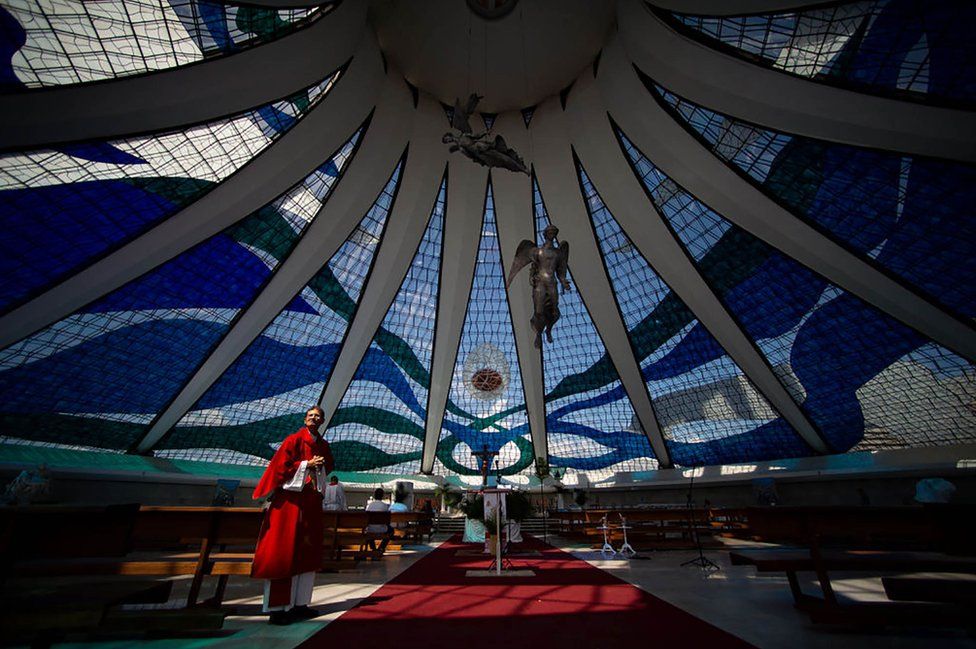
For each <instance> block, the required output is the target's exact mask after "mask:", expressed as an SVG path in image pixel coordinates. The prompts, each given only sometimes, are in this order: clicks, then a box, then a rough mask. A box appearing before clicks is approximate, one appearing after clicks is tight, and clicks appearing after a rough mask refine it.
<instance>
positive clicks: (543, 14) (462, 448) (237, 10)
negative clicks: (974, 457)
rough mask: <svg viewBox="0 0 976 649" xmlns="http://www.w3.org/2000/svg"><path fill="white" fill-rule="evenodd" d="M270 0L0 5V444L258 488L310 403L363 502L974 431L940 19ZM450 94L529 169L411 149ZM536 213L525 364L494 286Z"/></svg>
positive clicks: (959, 75) (959, 137) (950, 94)
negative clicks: (404, 478) (493, 481)
mask: <svg viewBox="0 0 976 649" xmlns="http://www.w3.org/2000/svg"><path fill="white" fill-rule="evenodd" d="M262 4H263V5H266V6H262ZM283 4H285V3H280V2H271V1H268V2H264V3H261V2H256V3H255V2H252V3H251V4H250V5H246V6H245V5H232V4H227V5H224V6H223V7H221V8H217V7H216V6H215V5H213V4H212V3H198V2H195V1H194V0H179V1H173V2H166V1H163V0H141V1H139V2H136V1H134V0H132V1H129V2H124V3H123V2H114V1H113V2H103V3H93V5H92V6H93V7H94V8H93V9H92V10H91V11H89V12H88V13H86V14H78V13H72V11H71V10H70V9H69V8H59V9H56V10H55V9H50V8H46V5H45V7H42V6H41V5H40V4H35V3H21V4H18V5H17V6H15V7H11V8H0V20H2V23H3V26H4V29H3V31H2V34H3V38H4V39H5V41H4V48H3V52H4V56H5V57H6V59H4V68H3V72H2V75H0V83H2V84H3V94H2V95H0V110H2V111H3V114H4V115H6V116H8V119H7V120H4V122H5V123H4V124H2V125H0V131H2V133H3V136H2V138H3V139H2V142H3V151H4V153H3V154H2V156H0V214H2V219H3V224H4V233H5V235H4V237H3V239H2V244H0V245H2V246H3V248H4V250H3V255H2V259H3V262H2V263H3V265H4V272H3V274H2V278H3V279H2V280H0V321H2V326H0V347H2V351H0V436H2V438H0V439H2V441H3V442H6V443H29V444H40V445H48V446H67V447H81V448H86V449H91V450H100V451H108V452H133V453H142V454H154V455H156V456H158V457H165V458H170V459H172V460H175V461H179V460H197V461H209V462H221V463H237V464H260V463H263V462H265V461H266V459H267V458H268V457H270V454H271V453H272V452H273V449H274V447H275V444H276V443H277V442H278V441H280V439H281V438H282V437H283V436H284V435H285V434H286V433H288V432H290V431H291V430H292V429H293V428H295V427H297V426H298V425H300V423H301V415H302V414H303V412H304V410H305V408H306V407H307V406H308V405H310V404H313V403H320V404H321V405H322V407H323V408H324V409H325V412H326V419H327V420H328V422H329V424H328V427H327V431H326V436H327V438H328V439H329V440H330V442H332V444H333V449H334V451H335V454H336V457H337V461H338V465H339V468H340V469H341V470H344V471H352V472H366V471H369V472H380V473H387V474H396V475H401V474H411V473H417V472H424V473H434V474H439V475H462V476H463V475H473V474H476V473H477V463H476V462H475V461H474V460H473V458H472V456H471V453H472V452H473V451H476V450H480V449H482V448H483V447H488V448H489V450H491V451H496V452H498V463H499V467H500V468H501V471H502V473H504V474H506V475H509V476H512V478H513V479H516V476H522V477H523V478H520V479H524V476H526V475H529V474H532V473H533V471H534V463H535V460H536V458H540V457H541V458H546V459H547V460H548V462H549V465H550V466H551V467H553V468H560V469H562V470H565V471H568V472H569V473H570V474H571V475H586V476H587V477H588V478H590V479H591V480H602V479H608V478H612V477H613V476H614V475H615V474H621V473H627V474H639V472H642V471H648V470H652V469H656V468H660V467H671V466H692V465H704V464H721V463H731V462H750V461H760V460H772V459H779V458H790V457H803V456H808V455H821V454H830V453H842V452H846V451H850V450H863V449H872V450H873V449H885V448H901V447H921V446H935V445H939V446H944V445H950V444H960V443H972V442H976V372H974V368H973V366H972V361H973V359H974V358H976V334H974V331H973V326H972V318H973V316H974V315H976V295H974V291H976V288H974V287H976V261H974V260H976V250H974V248H976V232H974V228H976V225H974V223H976V222H974V220H973V216H972V208H971V206H972V205H973V204H974V203H976V200H974V199H976V196H973V193H974V191H976V166H974V162H976V153H974V151H976V146H974V144H976V136H974V133H976V117H974V112H973V110H972V108H973V105H974V103H976V90H974V88H976V80H974V79H973V74H974V73H973V70H976V66H974V65H972V58H973V56H974V54H973V50H972V46H971V45H970V44H969V41H968V40H966V39H965V38H964V36H965V34H957V32H962V31H964V30H963V28H961V27H960V25H966V24H968V23H967V22H966V20H967V19H971V18H973V17H972V16H967V15H964V14H966V12H967V11H970V9H967V8H966V7H963V6H962V4H956V3H952V4H951V6H950V5H946V6H936V7H929V6H927V5H926V6H922V5H920V4H918V3H913V2H904V1H902V0H888V1H879V2H872V3H863V2H858V3H838V4H836V5H830V6H826V7H825V6H824V5H822V4H817V5H816V6H814V7H813V8H811V9H802V8H800V9H796V8H795V7H796V5H797V3H796V2H777V1H776V0H768V1H766V2H764V3H760V4H763V7H762V9H763V10H765V11H766V13H764V14H751V15H746V14H745V11H747V10H750V9H742V10H738V11H737V10H736V7H735V5H736V4H738V3H735V2H730V3H727V4H723V5H722V9H721V11H722V12H723V15H720V16H717V15H705V14H707V13H709V12H714V11H716V10H715V9H714V7H711V5H713V4H714V3H709V2H706V1H705V0H701V1H695V0H683V1H680V2H679V1H678V0H671V1H669V2H663V1H662V2H661V3H660V6H652V5H650V4H647V3H644V2H640V1H638V0H620V1H619V2H617V3H597V4H599V7H594V6H593V3H583V2H580V3H573V4H568V5H566V6H563V5H560V10H556V9H553V8H551V7H550V6H549V3H546V2H542V1H535V2H533V1H532V0H520V1H519V2H518V3H517V5H516V7H515V9H514V11H513V12H511V13H510V14H509V15H508V16H506V17H505V18H502V19H500V20H497V21H492V22H489V21H485V20H483V19H481V18H479V17H478V16H476V15H474V14H473V13H471V12H469V10H468V9H467V7H466V5H465V4H464V3H449V2H443V3H393V2H382V1H380V0H376V1H374V2H371V3H366V2H354V1H352V0H346V1H345V2H342V3H334V4H326V5H322V6H318V5H313V4H312V3H306V4H305V6H291V7H287V8H285V9H280V8H278V5H283ZM301 4H302V3H300V2H296V3H295V5H301ZM745 4H748V5H749V6H750V8H751V9H753V10H754V8H755V7H754V5H756V3H755V2H749V3H744V5H745ZM252 5H256V6H252ZM59 7H60V6H59ZM269 7H271V8H269ZM68 34H70V35H71V38H69V37H68V36H67V35H68ZM164 35H165V36H164ZM523 47H524V48H525V49H524V50H523V49H522V48H523ZM135 52H138V54H135ZM523 52H524V54H523ZM468 59H470V62H469V60H468ZM405 80H406V81H409V84H408V83H405ZM96 81H97V82H98V83H93V82H96ZM471 91H476V92H479V93H480V94H483V95H484V96H485V99H484V100H483V102H482V104H481V105H480V106H479V108H481V109H482V110H484V111H485V113H483V114H482V115H481V117H480V118H479V116H475V117H474V118H473V119H474V121H476V122H481V121H483V125H484V128H487V129H490V132H491V134H493V135H495V134H497V135H502V136H503V137H504V139H505V141H506V142H507V143H508V145H509V146H511V147H513V148H514V149H515V150H516V151H518V152H519V153H520V154H521V156H522V157H523V158H524V159H525V162H526V164H527V165H528V166H530V168H531V171H532V173H531V174H530V175H525V174H517V173H512V172H510V171H507V170H504V169H492V170H489V169H487V168H484V167H480V166H478V165H477V164H475V163H474V162H472V161H471V160H469V159H467V158H465V157H463V156H461V154H460V153H453V154H452V153H450V152H449V151H448V148H447V147H446V146H445V145H444V144H442V142H441V136H442V134H443V133H444V132H445V130H447V129H448V127H449V119H448V116H447V114H446V111H445V109H444V106H443V105H442V104H452V103H453V100H454V98H456V97H458V96H462V97H463V96H464V95H466V94H467V93H468V92H471ZM62 106H72V107H73V109H72V110H71V111H70V112H68V113H65V112H64V111H63V110H60V109H59V107H62ZM495 113H497V115H496V114H495ZM9 116H16V118H13V119H12V118H10V117H9ZM482 118H483V120H482ZM474 126H475V130H481V128H482V124H480V123H479V124H477V125H474ZM549 224H553V225H556V226H557V227H558V228H559V229H560V235H559V238H560V240H565V241H568V242H569V244H570V248H571V251H572V254H571V257H570V263H569V280H570V283H571V286H572V290H571V291H568V292H563V293H562V294H561V295H560V302H559V308H560V311H561V318H560V319H559V321H558V322H557V323H556V325H555V328H554V330H553V335H554V338H555V340H554V341H553V342H552V343H548V342H547V343H544V344H543V347H542V349H541V350H539V349H537V348H535V347H534V346H533V338H534V332H533V331H532V329H531V326H530V324H529V319H530V318H531V315H532V310H533V306H532V297H531V290H530V286H529V278H528V272H523V273H522V274H521V275H520V276H518V277H517V278H516V279H515V281H514V282H513V283H512V285H511V287H510V288H509V289H507V290H506V288H505V282H504V280H505V278H506V276H507V274H508V271H509V267H510V266H511V263H512V259H513V256H514V254H515V249H516V247H517V246H518V244H519V242H520V241H521V240H523V239H530V240H533V241H536V242H537V243H541V235H540V233H541V231H542V230H543V229H544V228H545V226H546V225H549Z"/></svg>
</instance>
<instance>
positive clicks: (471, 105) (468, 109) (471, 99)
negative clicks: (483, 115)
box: [464, 92, 484, 115]
mask: <svg viewBox="0 0 976 649" xmlns="http://www.w3.org/2000/svg"><path fill="white" fill-rule="evenodd" d="M482 99H484V97H482V96H481V95H479V94H478V93H476V92H472V93H471V94H470V95H468V103H467V105H466V106H465V107H464V112H465V113H467V114H468V115H470V114H471V113H473V112H474V109H475V108H477V107H478V102H479V101H481V100H482Z"/></svg>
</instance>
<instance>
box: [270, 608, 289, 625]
mask: <svg viewBox="0 0 976 649" xmlns="http://www.w3.org/2000/svg"><path fill="white" fill-rule="evenodd" d="M294 621H295V617H294V616H293V615H292V614H291V611H271V616H270V617H269V618H268V624H276V625H278V626H285V625H286V624H291V623H292V622H294Z"/></svg>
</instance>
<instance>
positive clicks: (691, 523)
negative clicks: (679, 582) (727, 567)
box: [681, 469, 721, 572]
mask: <svg viewBox="0 0 976 649" xmlns="http://www.w3.org/2000/svg"><path fill="white" fill-rule="evenodd" d="M694 489H695V471H694V469H692V471H691V481H690V482H689V483H688V501H687V506H688V529H689V530H690V531H691V536H692V538H693V539H694V540H695V548H696V549H697V550H698V556H697V557H695V558H694V559H690V560H688V561H685V562H684V563H682V564H681V566H682V567H684V566H698V567H699V568H701V569H702V570H703V571H706V572H711V571H715V570H721V568H720V567H719V565H718V564H717V563H715V562H714V561H712V560H711V559H709V558H708V557H706V556H705V551H704V550H703V549H702V544H701V537H700V536H699V535H698V527H697V526H696V522H695V499H694V497H693V494H694Z"/></svg>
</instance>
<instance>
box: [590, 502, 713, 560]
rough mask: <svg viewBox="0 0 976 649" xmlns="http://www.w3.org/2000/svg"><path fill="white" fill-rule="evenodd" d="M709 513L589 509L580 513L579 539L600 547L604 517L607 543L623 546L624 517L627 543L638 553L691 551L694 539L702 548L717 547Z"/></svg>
mask: <svg viewBox="0 0 976 649" xmlns="http://www.w3.org/2000/svg"><path fill="white" fill-rule="evenodd" d="M712 511H714V510H710V509H701V508H691V509H689V508H687V507H662V508H657V509H630V510H619V509H618V510H600V509H590V510H586V511H584V512H582V513H583V516H584V520H583V522H582V523H581V524H580V526H579V529H580V531H581V534H582V536H583V537H585V538H586V539H588V540H589V541H590V542H591V543H593V546H594V547H600V546H602V545H603V530H602V529H600V528H601V527H602V525H603V517H604V515H605V516H606V517H607V524H608V527H609V528H610V533H609V539H610V543H611V544H612V545H615V546H616V545H619V544H622V543H623V531H622V530H621V524H622V522H621V516H623V517H624V518H626V519H627V525H629V526H630V529H629V530H628V531H627V540H628V541H629V542H630V544H631V546H633V547H634V549H636V550H638V551H640V550H665V549H690V548H694V547H695V537H696V535H697V537H698V539H699V540H700V541H701V543H702V545H703V546H705V547H717V546H718V545H719V544H718V543H717V542H716V541H715V540H714V538H713V536H714V534H715V533H716V531H718V530H717V529H716V528H715V527H713V525H712V524H711V515H712Z"/></svg>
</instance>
